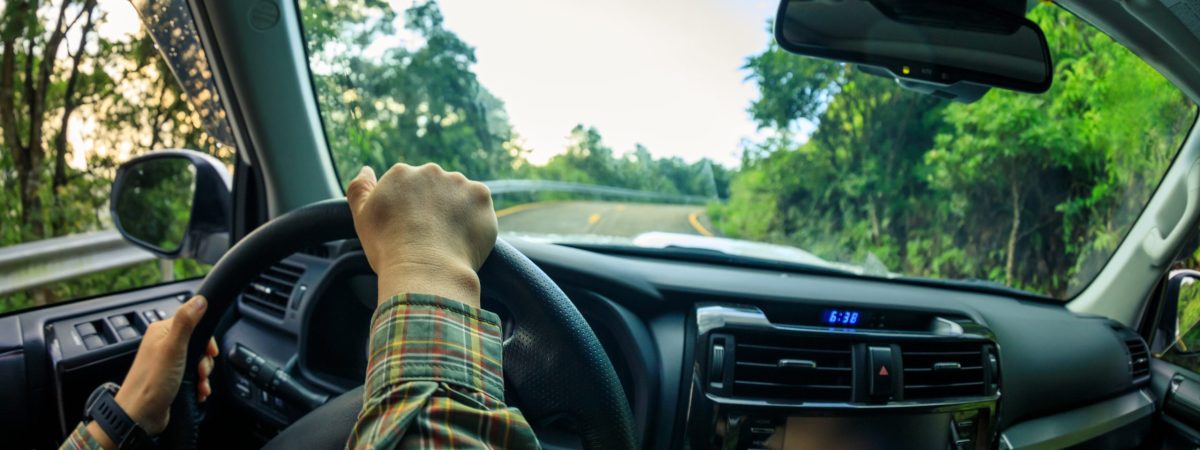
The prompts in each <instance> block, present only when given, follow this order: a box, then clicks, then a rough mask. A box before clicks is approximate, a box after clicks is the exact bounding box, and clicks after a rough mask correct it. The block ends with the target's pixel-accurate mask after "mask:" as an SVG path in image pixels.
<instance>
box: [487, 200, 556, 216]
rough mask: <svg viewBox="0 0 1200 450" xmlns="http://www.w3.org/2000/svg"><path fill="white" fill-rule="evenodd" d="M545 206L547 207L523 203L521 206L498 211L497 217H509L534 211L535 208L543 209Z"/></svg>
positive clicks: (541, 204) (540, 204)
mask: <svg viewBox="0 0 1200 450" xmlns="http://www.w3.org/2000/svg"><path fill="white" fill-rule="evenodd" d="M543 206H546V204H545V203H522V204H520V205H516V206H510V207H508V208H504V209H502V210H499V211H496V217H497V218H499V217H504V216H507V215H511V214H516V213H519V212H521V211H527V210H530V209H534V208H541V207H543Z"/></svg>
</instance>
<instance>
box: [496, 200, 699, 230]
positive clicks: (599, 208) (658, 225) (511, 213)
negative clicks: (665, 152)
mask: <svg viewBox="0 0 1200 450" xmlns="http://www.w3.org/2000/svg"><path fill="white" fill-rule="evenodd" d="M496 216H497V217H498V218H499V220H500V230H501V231H506V232H518V233H530V234H564V235H570V234H591V235H600V236H615V237H629V238H632V237H635V236H637V235H639V234H641V233H645V232H647V231H665V232H670V233H683V234H697V235H704V236H712V235H713V231H712V230H713V227H712V224H711V223H710V222H709V220H708V217H707V216H706V215H705V214H704V206H701V205H672V204H659V203H631V202H600V201H562V202H542V203H526V204H522V205H517V206H513V207H510V208H505V209H502V210H499V211H496Z"/></svg>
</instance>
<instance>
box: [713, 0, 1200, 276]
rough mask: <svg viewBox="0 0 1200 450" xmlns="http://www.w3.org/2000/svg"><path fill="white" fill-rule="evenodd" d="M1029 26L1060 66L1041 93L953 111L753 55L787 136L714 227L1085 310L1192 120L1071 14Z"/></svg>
mask: <svg viewBox="0 0 1200 450" xmlns="http://www.w3.org/2000/svg"><path fill="white" fill-rule="evenodd" d="M1032 18H1033V20H1035V21H1037V22H1038V23H1039V24H1040V25H1041V26H1042V27H1043V29H1045V30H1046V33H1047V38H1048V40H1049V42H1050V43H1051V45H1052V51H1053V56H1054V59H1055V61H1056V67H1055V80H1054V87H1053V88H1051V90H1050V92H1048V93H1046V94H1044V95H1028V94H1019V93H1014V92H1010V91H1002V90H993V91H992V92H990V93H989V94H987V96H985V97H984V98H983V99H982V100H980V101H978V102H976V103H973V104H944V103H937V102H934V101H933V100H930V99H929V98H928V97H925V98H919V97H917V96H915V95H914V94H911V93H907V92H904V91H902V90H900V89H899V88H898V87H895V86H894V85H893V84H892V83H891V82H890V81H887V80H884V79H879V78H874V77H872V76H870V75H865V74H862V73H860V72H848V71H846V70H841V71H839V70H837V69H840V66H838V65H835V64H831V63H828V62H824V61H820V60H813V59H806V58H799V57H792V56H789V55H787V54H786V53H785V52H783V51H782V50H780V49H778V48H776V47H772V48H770V49H768V50H767V51H766V52H765V53H764V54H761V55H756V56H754V57H751V58H750V59H749V62H748V64H747V68H748V69H749V70H751V71H752V72H753V73H752V75H751V76H750V79H752V80H755V81H757V82H758V84H759V86H760V90H761V91H762V94H763V98H762V99H761V100H759V101H757V102H755V104H754V105H752V106H751V108H750V112H751V114H752V115H753V116H754V117H755V119H756V120H757V121H758V122H759V125H760V127H763V128H769V129H776V130H780V131H781V133H779V134H778V135H779V136H782V137H780V138H776V139H774V140H771V141H768V142H766V143H764V144H763V145H762V146H761V147H760V148H757V149H751V150H748V151H747V156H746V157H745V161H744V163H743V166H744V167H743V169H742V171H741V172H739V173H738V174H737V176H736V177H735V178H734V181H733V184H732V189H731V196H730V199H729V202H728V203H727V204H726V205H724V206H722V207H716V208H712V218H713V220H714V221H715V222H716V223H717V224H718V226H719V227H720V229H721V230H722V231H723V232H725V233H726V234H729V235H732V236H736V237H742V238H748V239H757V240H770V241H775V242H780V243H786V244H791V245H796V246H799V247H801V248H804V249H806V250H809V251H811V252H813V253H815V254H817V255H819V256H822V257H824V258H827V259H831V260H837V261H846V262H853V263H859V264H866V265H870V264H869V263H870V262H871V261H880V262H882V263H883V265H884V266H885V267H887V268H888V269H889V270H890V271H892V272H899V273H903V274H910V275H917V276H929V277H939V278H960V279H963V278H968V279H981V280H989V281H995V282H999V283H1003V284H1007V285H1010V286H1014V287H1019V288H1024V289H1027V290H1031V291H1034V292H1039V293H1043V294H1048V295H1051V296H1053V297H1056V298H1067V297H1070V296H1072V295H1074V293H1075V292H1078V291H1079V290H1080V289H1082V287H1083V286H1086V284H1087V283H1088V282H1090V281H1091V279H1092V278H1093V277H1094V276H1095V274H1096V273H1097V272H1098V270H1099V269H1100V268H1101V267H1102V265H1103V263H1104V262H1105V261H1106V260H1107V259H1108V257H1109V255H1111V254H1112V252H1113V251H1115V249H1116V246H1117V245H1118V244H1119V243H1120V241H1121V239H1123V237H1124V235H1125V233H1126V232H1127V231H1128V229H1129V227H1130V226H1131V225H1132V222H1133V220H1134V219H1135V218H1136V216H1137V213H1138V211H1139V210H1140V209H1141V207H1142V206H1143V205H1145V202H1146V201H1147V199H1148V198H1149V195H1150V194H1151V193H1152V192H1153V189H1154V188H1155V187H1156V186H1157V184H1158V181H1159V179H1160V177H1161V176H1162V174H1163V173H1164V172H1165V169H1166V167H1167V166H1168V165H1169V164H1170V162H1171V160H1172V158H1173V157H1174V154H1175V152H1176V151H1177V150H1178V148H1179V145H1180V143H1181V139H1182V137H1183V136H1185V135H1186V134H1187V128H1188V126H1190V124H1191V123H1192V121H1193V120H1194V118H1195V115H1194V111H1195V106H1194V105H1193V104H1192V103H1191V102H1189V101H1188V100H1187V99H1186V98H1185V97H1184V96H1183V95H1182V94H1180V93H1179V91H1178V90H1177V89H1175V88H1174V87H1173V86H1171V85H1170V83H1169V82H1167V81H1166V80H1165V79H1164V78H1163V77H1162V76H1160V75H1159V74H1157V73H1156V72H1155V71H1154V70H1153V69H1151V68H1150V67H1149V66H1147V65H1146V64H1145V63H1144V62H1143V61H1141V59H1139V58H1138V57H1137V56H1135V55H1133V54H1132V53H1130V52H1129V51H1128V50H1126V49H1125V48H1123V47H1121V46H1120V45H1119V44H1117V43H1115V42H1113V41H1112V40H1111V39H1109V38H1108V37H1107V36H1105V35H1103V34H1101V33H1100V32H1098V31H1097V30H1095V29H1094V28H1092V27H1091V26H1090V25H1088V24H1086V23H1085V22H1083V21H1081V20H1079V19H1077V18H1075V17H1074V16H1072V15H1071V14H1070V13H1068V12H1066V11H1064V10H1062V9H1059V8H1057V7H1046V6H1043V7H1039V8H1037V9H1035V11H1034V12H1033V13H1032ZM795 74H803V75H804V77H809V78H810V79H808V80H804V79H797V78H796V77H794V75H795ZM829 74H836V75H834V76H833V77H832V78H830V77H829ZM804 77H800V78H804ZM775 92H780V93H785V94H786V95H785V96H784V97H783V98H774V95H775ZM797 99H798V100H797ZM826 99H827V100H826ZM794 101H797V102H800V103H802V104H800V105H793V104H791V102H794ZM799 120H809V121H814V122H816V123H817V124H818V128H817V130H816V131H815V132H814V133H813V134H812V136H811V137H810V139H809V140H808V141H807V142H804V143H802V144H797V143H793V142H791V141H790V140H789V139H788V134H787V131H788V130H789V129H790V128H791V127H792V124H793V123H794V122H795V121H799Z"/></svg>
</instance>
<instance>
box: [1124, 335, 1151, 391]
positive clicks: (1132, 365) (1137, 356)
mask: <svg viewBox="0 0 1200 450" xmlns="http://www.w3.org/2000/svg"><path fill="white" fill-rule="evenodd" d="M1125 346H1126V347H1128V348H1129V370H1130V372H1131V374H1132V375H1133V379H1134V380H1135V381H1138V380H1141V379H1143V378H1146V377H1149V376H1150V348H1149V347H1147V346H1146V341H1143V340H1142V338H1141V336H1132V337H1126V338H1125Z"/></svg>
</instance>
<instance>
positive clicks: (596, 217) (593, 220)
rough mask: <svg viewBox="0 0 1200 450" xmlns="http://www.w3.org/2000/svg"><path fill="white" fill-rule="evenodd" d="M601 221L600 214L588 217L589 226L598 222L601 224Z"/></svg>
mask: <svg viewBox="0 0 1200 450" xmlns="http://www.w3.org/2000/svg"><path fill="white" fill-rule="evenodd" d="M599 221H600V215H599V214H592V215H590V216H588V225H595V224H596V222H599Z"/></svg>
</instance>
